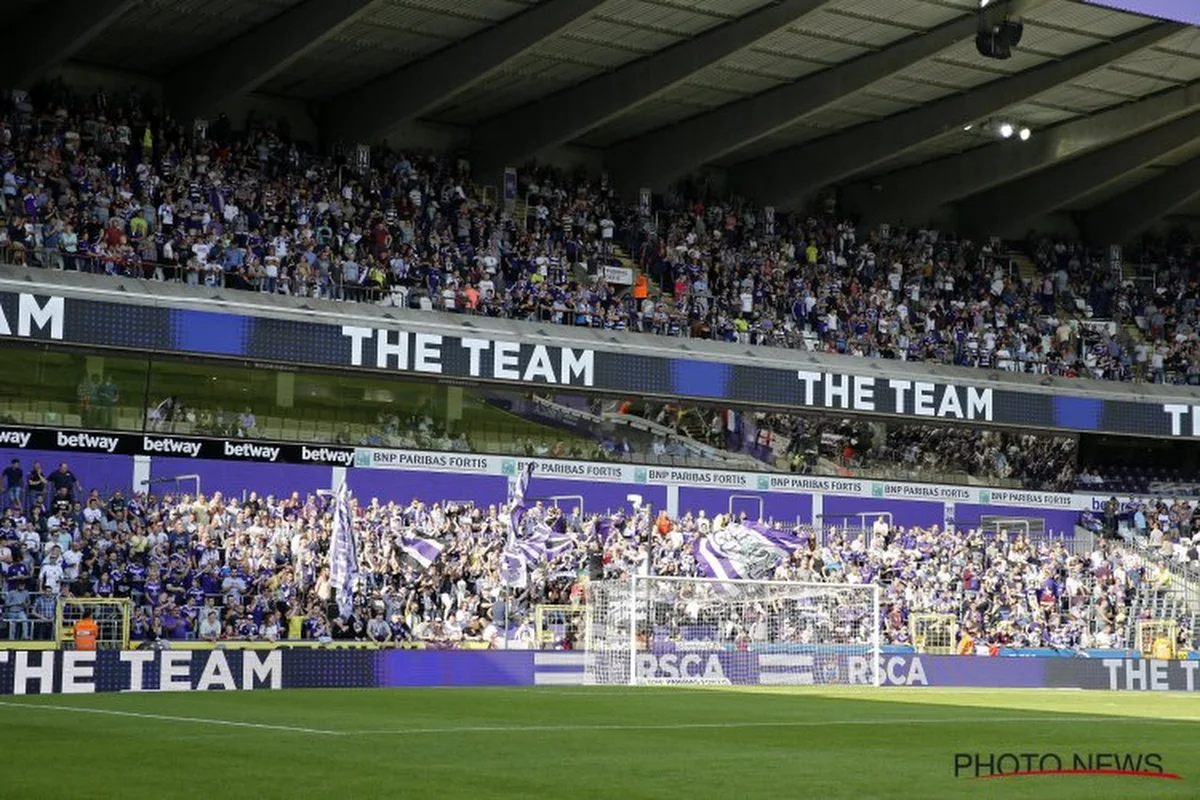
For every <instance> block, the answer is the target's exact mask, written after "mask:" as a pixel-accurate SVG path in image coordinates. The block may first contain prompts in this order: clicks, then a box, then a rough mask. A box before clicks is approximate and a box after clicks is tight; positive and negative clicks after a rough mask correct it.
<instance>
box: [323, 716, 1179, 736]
mask: <svg viewBox="0 0 1200 800" xmlns="http://www.w3.org/2000/svg"><path fill="white" fill-rule="evenodd" d="M1117 719H1119V720H1120V721H1121V722H1143V723H1148V724H1154V725H1164V724H1165V725H1196V724H1198V723H1196V722H1190V721H1187V720H1160V719H1142V718H1138V717H1129V718H1126V717H1070V716H1068V717H911V718H907V719H905V718H900V719H897V718H893V719H859V720H850V719H846V720H796V721H792V722H788V721H782V720H780V721H773V722H761V721H760V722H680V723H662V724H646V725H638V724H615V725H611V724H598V725H464V726H456V727H446V728H392V729H390V730H374V731H346V735H349V736H384V735H395V736H412V735H427V734H434V733H522V732H526V733H569V732H571V731H686V730H707V729H717V730H722V729H734V728H826V727H833V726H856V725H869V726H886V725H951V724H958V725H965V724H971V725H974V724H976V723H988V722H1084V723H1088V724H1094V723H1097V722H1111V721H1113V720H1117Z"/></svg>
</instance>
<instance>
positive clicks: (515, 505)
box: [508, 461, 533, 541]
mask: <svg viewBox="0 0 1200 800" xmlns="http://www.w3.org/2000/svg"><path fill="white" fill-rule="evenodd" d="M532 475H533V462H532V461H531V462H529V463H527V464H526V465H525V466H523V467H521V468H520V469H519V470H518V471H517V478H516V480H515V481H513V485H512V489H511V491H510V492H509V495H508V538H509V540H510V541H511V540H512V538H513V537H514V536H516V535H517V532H518V531H519V530H520V529H521V522H522V521H523V520H524V519H525V491H526V490H527V489H528V488H529V478H530V477H531V476H532Z"/></svg>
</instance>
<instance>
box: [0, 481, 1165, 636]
mask: <svg viewBox="0 0 1200 800" xmlns="http://www.w3.org/2000/svg"><path fill="white" fill-rule="evenodd" d="M10 479H11V480H10ZM5 481H6V485H7V486H9V487H10V488H7V489H6V495H5V499H6V502H5V506H6V508H5V510H4V513H3V517H2V519H0V564H2V567H3V577H4V592H5V594H4V596H5V617H4V621H5V623H6V625H5V627H4V628H3V631H2V632H3V633H5V634H6V635H7V636H8V638H15V639H28V638H33V637H37V638H47V637H48V636H49V635H50V632H51V630H52V622H53V619H54V610H55V605H56V603H57V602H59V600H60V598H69V597H80V596H87V597H114V598H120V597H129V598H131V599H132V600H133V602H134V606H135V610H134V613H133V622H132V637H133V639H134V640H136V641H138V642H160V643H169V642H170V641H171V640H183V639H201V640H209V641H218V640H226V639H237V640H244V639H256V640H270V641H274V640H284V639H306V640H316V641H330V640H356V641H363V642H377V643H385V642H392V643H397V644H402V643H424V645H426V646H439V645H441V646H451V645H454V644H457V643H460V642H473V643H475V644H476V646H492V647H500V646H506V645H507V646H515V647H530V646H533V644H534V642H533V635H534V625H533V613H532V612H533V609H534V607H535V606H536V605H538V604H553V605H578V604H579V603H580V602H581V601H582V596H583V595H582V592H583V582H582V580H581V579H582V578H584V577H585V576H586V577H589V578H592V579H601V578H618V577H621V576H623V575H627V574H629V573H630V572H631V571H637V572H638V573H640V574H660V575H695V574H697V572H698V569H699V566H698V563H699V559H698V556H697V555H696V550H695V547H694V544H695V542H696V541H697V537H702V536H709V535H712V534H713V533H714V532H715V531H716V530H718V529H720V528H722V527H723V526H724V525H725V524H726V523H727V522H729V521H728V520H726V519H724V518H723V517H721V516H720V515H718V516H715V517H711V518H710V517H708V516H707V515H706V514H705V512H704V511H697V512H696V513H692V512H687V513H685V514H684V515H683V516H682V517H681V518H679V519H677V520H672V519H669V518H667V517H666V515H665V514H660V515H659V516H658V517H657V518H655V519H650V518H649V516H648V514H647V513H646V512H645V510H638V511H615V512H606V513H605V514H602V515H596V514H588V515H585V514H583V513H581V511H580V510H579V509H573V508H564V509H560V508H558V507H554V506H543V505H542V504H541V503H540V502H539V503H533V504H531V506H530V507H529V509H528V511H527V513H526V514H525V518H524V521H523V523H522V524H524V525H532V526H534V527H535V528H536V529H539V530H543V531H546V532H547V537H548V538H546V539H543V540H542V543H541V544H540V545H539V547H540V550H539V551H538V552H540V553H542V557H541V558H539V559H536V560H533V561H531V562H530V563H529V564H528V567H529V571H528V574H527V580H524V579H523V580H522V581H521V582H520V583H523V584H524V585H519V586H518V587H517V588H512V587H513V586H514V585H515V582H513V581H510V580H509V579H508V578H507V577H506V576H505V575H503V574H502V570H503V569H504V565H503V564H502V551H504V549H505V544H506V540H507V538H508V527H509V521H508V520H509V517H508V514H507V509H506V508H505V507H503V506H490V507H488V508H482V507H476V506H473V505H469V504H467V505H459V504H451V505H446V504H441V503H425V502H422V501H420V500H417V499H414V500H412V501H411V502H410V503H408V504H403V503H380V502H378V501H377V500H375V499H370V500H366V499H364V500H363V501H362V502H361V503H359V504H357V505H356V507H355V509H354V511H353V522H352V529H353V531H354V534H355V537H356V540H357V551H358V555H359V564H358V578H357V584H356V590H355V593H354V600H355V605H354V610H353V612H352V613H351V614H350V615H349V616H343V615H340V614H339V612H338V609H337V604H336V599H337V598H336V590H335V587H334V586H333V585H332V584H331V582H330V575H329V550H330V541H331V532H332V527H333V522H332V513H331V511H332V509H331V507H330V505H331V501H330V500H329V499H328V498H319V497H313V496H309V497H306V498H305V497H301V496H300V495H299V494H298V493H293V494H292V495H290V496H287V497H260V496H258V495H256V494H255V493H253V492H251V493H249V494H248V495H247V497H246V499H245V500H244V501H243V500H241V499H239V498H227V497H224V496H222V495H221V494H219V493H215V494H213V495H212V496H195V497H193V496H190V495H186V494H166V495H163V496H155V495H148V496H147V495H140V494H139V495H132V496H128V495H126V494H124V493H122V492H120V491H116V492H113V493H112V494H111V495H110V496H109V497H103V496H101V494H100V493H99V492H97V491H91V492H87V493H85V492H84V491H83V490H82V488H81V486H80V483H79V480H78V478H77V477H76V476H75V475H74V473H73V472H72V471H71V470H70V468H69V466H68V465H66V464H63V465H61V466H60V467H59V468H57V469H55V470H54V471H53V472H49V473H46V472H43V471H42V470H41V468H40V465H29V467H28V470H27V471H26V469H25V467H23V466H22V465H21V464H20V462H19V461H14V462H13V463H12V464H11V465H10V466H9V467H8V468H7V469H6V471H5ZM881 524H882V525H883V527H882V528H880V525H881ZM788 536H790V537H793V539H794V547H793V548H792V555H791V556H790V557H787V558H786V559H784V560H782V561H778V562H777V563H776V565H775V566H774V567H773V568H771V569H770V570H769V571H768V572H767V573H766V574H765V575H763V576H760V577H772V578H776V579H784V580H799V581H830V582H849V583H868V582H878V583H880V584H882V585H883V586H884V588H885V603H884V609H885V611H886V619H885V622H886V625H887V628H886V630H887V631H888V640H889V641H890V642H894V643H897V644H903V643H906V641H907V637H908V633H907V620H908V618H909V616H910V615H911V614H913V613H940V612H944V613H949V614H956V615H958V616H959V618H960V620H961V621H962V625H963V628H964V630H967V631H969V632H970V635H971V636H972V637H973V639H974V640H975V641H978V642H985V643H990V644H992V645H1009V644H1011V645H1017V646H1019V645H1029V646H1054V647H1093V646H1094V647H1110V646H1112V647H1120V646H1123V643H1124V641H1125V639H1124V638H1123V637H1124V631H1125V630H1126V629H1127V627H1128V624H1129V620H1128V615H1129V613H1130V607H1131V602H1132V600H1133V598H1134V596H1135V594H1136V593H1137V589H1138V586H1139V585H1140V584H1141V583H1142V582H1144V581H1150V580H1152V579H1153V576H1152V572H1151V570H1150V568H1148V567H1147V566H1146V564H1145V563H1144V562H1143V561H1142V560H1141V557H1140V556H1139V555H1138V554H1137V553H1136V552H1134V551H1131V550H1129V549H1128V548H1125V547H1123V546H1121V545H1120V544H1119V543H1116V542H1114V541H1111V540H1110V541H1105V542H1104V543H1103V544H1101V545H1100V546H1099V548H1098V549H1097V550H1096V551H1095V552H1092V553H1087V554H1083V555H1072V554H1071V553H1069V552H1068V551H1067V550H1066V549H1064V547H1063V546H1062V543H1061V542H1055V543H1048V542H1035V541H1030V540H1028V539H1025V538H1023V537H1019V536H1008V535H999V536H984V535H983V534H980V533H976V532H957V531H955V532H946V531H939V530H938V529H937V528H936V527H934V528H931V529H919V528H903V527H897V528H894V529H893V528H889V527H888V526H887V525H886V524H883V523H882V521H880V522H877V523H876V524H875V526H874V528H873V529H871V530H870V531H866V532H857V531H843V532H840V533H839V532H838V531H836V530H832V531H826V532H814V531H811V530H807V529H796V530H795V531H792V532H790V533H788ZM551 540H553V541H551ZM559 644H560V646H570V645H571V644H572V643H571V642H569V641H568V642H560V643H559Z"/></svg>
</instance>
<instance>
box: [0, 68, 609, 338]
mask: <svg viewBox="0 0 1200 800" xmlns="http://www.w3.org/2000/svg"><path fill="white" fill-rule="evenodd" d="M5 101H6V106H5V108H4V112H5V113H4V115H3V121H2V122H0V159H2V169H3V186H2V192H0V196H2V199H0V216H3V217H4V220H5V225H4V226H3V231H2V232H0V250H2V251H3V252H4V254H5V256H6V258H7V260H9V261H11V262H14V263H17V264H30V265H38V266H44V267H53V268H60V269H68V270H80V271H86V272H101V273H108V274H114V275H129V276H133V277H138V278H156V279H159V280H174V281H182V282H184V283H187V284H190V285H204V286H208V287H217V286H224V287H228V288H235V289H247V290H251V291H258V292H265V293H269V294H276V293H279V294H289V295H294V296H305V297H325V298H331V299H340V300H361V301H383V300H385V299H386V300H387V301H388V302H391V303H393V304H396V303H399V304H403V305H410V304H411V305H414V306H418V307H423V308H433V307H436V308H441V309H445V310H449V311H472V312H475V313H481V314H486V315H491V316H506V317H516V318H543V319H546V320H548V321H557V322H564V323H566V324H596V325H598V326H603V325H605V324H607V321H606V319H605V318H597V319H593V316H594V315H595V314H597V313H599V312H602V311H604V312H605V314H607V312H606V311H605V309H604V306H607V304H608V290H607V289H606V288H605V287H604V286H598V287H587V288H584V287H581V286H580V285H577V284H575V283H573V280H574V277H573V274H572V271H573V269H574V267H575V265H580V264H586V263H588V261H589V260H591V262H592V266H593V267H595V266H596V265H598V264H599V263H600V261H601V260H602V259H603V258H605V257H606V254H607V253H610V252H611V250H612V242H613V235H614V231H615V230H616V223H615V222H614V220H613V219H612V217H613V216H615V215H616V214H617V211H616V210H615V207H614V208H613V210H612V211H610V210H609V209H610V207H613V206H612V204H611V202H610V199H609V192H608V190H607V189H606V188H604V187H602V186H599V185H593V184H589V183H587V182H573V181H570V180H568V179H567V178H565V177H564V176H561V175H557V174H556V173H554V172H553V171H551V170H540V171H536V172H533V173H529V174H526V175H525V176H524V180H523V185H522V187H521V189H522V191H523V193H524V196H526V197H528V198H529V202H530V207H529V220H528V223H527V224H526V225H520V226H518V225H517V224H515V222H513V221H512V220H508V219H506V218H505V217H504V216H503V215H502V213H501V210H500V209H499V208H498V206H497V204H496V203H494V202H492V201H491V200H487V201H485V200H484V198H482V196H481V193H480V192H479V191H478V187H475V186H473V185H472V184H471V183H470V181H469V178H468V175H467V170H466V167H465V165H464V164H463V163H462V162H458V161H455V160H453V159H440V158H435V157H431V156H424V155H415V154H411V153H410V154H405V153H399V152H393V151H391V150H389V149H387V148H381V149H378V150H376V151H374V152H373V153H372V154H371V155H370V156H369V157H368V158H366V159H363V160H360V157H359V153H358V152H357V151H356V152H354V153H340V154H339V155H337V156H336V157H333V158H320V157H317V156H316V155H315V154H313V153H312V152H311V151H310V150H308V149H307V148H306V147H305V146H304V145H302V144H301V143H298V142H296V141H294V140H291V139H290V138H289V137H288V136H287V135H286V131H284V130H281V129H280V127H279V126H277V125H269V124H255V123H253V122H252V124H251V125H250V129H249V130H248V131H247V132H245V133H244V134H243V133H240V132H235V131H234V130H233V129H232V126H231V125H230V123H229V121H228V120H227V119H225V118H224V117H221V118H219V119H218V120H216V121H214V122H213V124H212V125H211V126H204V127H193V126H185V125H183V124H181V123H180V122H178V121H176V120H174V119H172V118H171V117H170V116H169V115H165V114H161V113H160V112H159V111H158V110H156V109H155V108H153V106H152V104H151V103H149V102H148V101H146V100H145V99H144V98H141V97H139V96H138V95H137V94H135V93H131V94H129V95H126V96H125V97H121V98H116V97H111V98H110V97H108V96H107V95H105V94H104V93H102V92H101V93H98V94H96V95H94V96H93V97H91V98H87V99H86V100H84V99H81V98H79V97H77V96H75V95H73V94H72V93H71V92H70V91H69V89H68V88H67V87H65V86H63V85H61V84H46V85H42V86H40V87H39V88H38V89H37V90H36V91H35V92H33V93H32V94H29V95H26V94H25V93H23V92H12V93H9V94H8V95H6V97H5Z"/></svg>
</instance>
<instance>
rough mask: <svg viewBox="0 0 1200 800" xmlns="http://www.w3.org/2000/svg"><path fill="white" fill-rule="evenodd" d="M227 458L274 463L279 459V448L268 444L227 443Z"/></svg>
mask: <svg viewBox="0 0 1200 800" xmlns="http://www.w3.org/2000/svg"><path fill="white" fill-rule="evenodd" d="M225 457H226V458H252V459H255V460H257V461H270V462H272V463H273V462H274V461H275V460H276V459H278V458H279V448H278V447H272V446H271V445H268V444H251V443H250V442H225Z"/></svg>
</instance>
